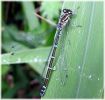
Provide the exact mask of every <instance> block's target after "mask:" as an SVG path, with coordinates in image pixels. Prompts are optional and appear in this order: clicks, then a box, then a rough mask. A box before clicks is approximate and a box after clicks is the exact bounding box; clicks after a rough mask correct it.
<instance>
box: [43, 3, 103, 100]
mask: <svg viewBox="0 0 105 100" xmlns="http://www.w3.org/2000/svg"><path fill="white" fill-rule="evenodd" d="M78 6H79V7H80V8H79V9H76V8H78ZM64 7H65V8H69V9H76V10H77V14H76V16H73V17H72V19H71V23H70V24H69V25H67V26H66V27H65V28H64V29H63V31H62V36H61V39H60V44H59V46H58V50H57V54H58V53H59V56H58V59H57V63H56V65H55V67H56V69H57V70H56V71H54V72H53V75H52V77H51V80H50V83H49V85H48V88H47V91H46V94H45V96H44V98H102V95H103V2H64ZM78 25H79V26H80V25H81V26H82V27H77V26H78ZM63 44H64V45H63Z"/></svg>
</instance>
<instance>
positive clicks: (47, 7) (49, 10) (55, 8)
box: [41, 1, 61, 20]
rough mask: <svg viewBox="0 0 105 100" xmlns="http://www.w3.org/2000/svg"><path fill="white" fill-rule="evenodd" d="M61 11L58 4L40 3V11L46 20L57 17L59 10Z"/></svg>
mask: <svg viewBox="0 0 105 100" xmlns="http://www.w3.org/2000/svg"><path fill="white" fill-rule="evenodd" d="M60 9H61V3H60V2H47V1H44V2H42V6H41V11H42V15H43V16H44V17H47V18H48V19H51V20H52V19H53V18H55V17H58V16H59V10H60Z"/></svg>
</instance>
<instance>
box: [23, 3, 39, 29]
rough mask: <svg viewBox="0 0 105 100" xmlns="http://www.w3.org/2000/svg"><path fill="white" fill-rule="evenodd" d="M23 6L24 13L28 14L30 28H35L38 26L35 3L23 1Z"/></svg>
mask: <svg viewBox="0 0 105 100" xmlns="http://www.w3.org/2000/svg"><path fill="white" fill-rule="evenodd" d="M22 5H23V6H22V7H23V10H24V13H25V15H26V19H27V22H28V26H29V29H30V30H33V29H35V28H37V27H38V24H39V22H38V19H37V18H36V16H35V14H34V13H35V10H34V5H33V3H32V2H22Z"/></svg>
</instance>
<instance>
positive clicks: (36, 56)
mask: <svg viewBox="0 0 105 100" xmlns="http://www.w3.org/2000/svg"><path fill="white" fill-rule="evenodd" d="M49 51H50V47H46V48H37V49H28V50H22V51H17V52H15V53H14V55H11V53H8V54H3V55H2V64H21V63H29V64H30V65H33V67H32V68H33V69H34V70H36V71H37V72H39V73H41V72H42V71H43V68H44V65H45V62H46V60H47V56H48V54H49ZM27 54H28V56H27ZM5 68H6V67H5Z"/></svg>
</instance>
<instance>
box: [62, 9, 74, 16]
mask: <svg viewBox="0 0 105 100" xmlns="http://www.w3.org/2000/svg"><path fill="white" fill-rule="evenodd" d="M63 13H66V14H70V15H71V14H72V10H70V9H63Z"/></svg>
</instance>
